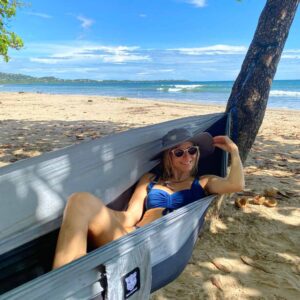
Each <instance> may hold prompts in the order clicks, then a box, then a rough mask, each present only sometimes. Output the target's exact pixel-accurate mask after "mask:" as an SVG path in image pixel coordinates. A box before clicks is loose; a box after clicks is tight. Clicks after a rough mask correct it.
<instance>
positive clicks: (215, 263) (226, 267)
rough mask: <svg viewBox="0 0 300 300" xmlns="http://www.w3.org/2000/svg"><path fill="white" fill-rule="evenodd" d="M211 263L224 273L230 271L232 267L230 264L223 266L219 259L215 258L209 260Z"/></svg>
mask: <svg viewBox="0 0 300 300" xmlns="http://www.w3.org/2000/svg"><path fill="white" fill-rule="evenodd" d="M211 262H212V263H213V265H214V266H215V267H216V268H217V269H219V270H220V271H223V272H225V273H231V271H232V268H231V267H230V266H225V265H224V264H223V263H221V262H220V261H219V260H217V259H213V260H212V261H211Z"/></svg>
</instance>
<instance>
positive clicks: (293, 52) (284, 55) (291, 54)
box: [281, 49, 300, 59]
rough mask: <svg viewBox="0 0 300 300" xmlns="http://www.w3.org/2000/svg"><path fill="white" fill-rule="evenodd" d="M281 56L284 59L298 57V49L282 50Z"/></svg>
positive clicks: (299, 53) (299, 51)
mask: <svg viewBox="0 0 300 300" xmlns="http://www.w3.org/2000/svg"><path fill="white" fill-rule="evenodd" d="M281 58H284V59H300V49H289V50H284V51H283V53H282V56H281Z"/></svg>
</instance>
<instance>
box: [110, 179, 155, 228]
mask: <svg viewBox="0 0 300 300" xmlns="http://www.w3.org/2000/svg"><path fill="white" fill-rule="evenodd" d="M152 179H153V174H151V173H147V174H145V175H143V177H142V178H141V179H140V181H139V182H138V184H137V186H136V188H135V190H134V192H133V194H132V196H131V198H130V200H129V204H128V208H127V210H126V211H114V213H115V215H116V216H117V218H118V219H119V220H120V222H121V223H122V225H123V226H125V227H130V226H134V225H135V224H136V223H137V222H138V221H139V220H140V219H141V217H142V215H143V211H144V201H145V198H146V196H147V186H148V184H149V183H150V181H151V180H152Z"/></svg>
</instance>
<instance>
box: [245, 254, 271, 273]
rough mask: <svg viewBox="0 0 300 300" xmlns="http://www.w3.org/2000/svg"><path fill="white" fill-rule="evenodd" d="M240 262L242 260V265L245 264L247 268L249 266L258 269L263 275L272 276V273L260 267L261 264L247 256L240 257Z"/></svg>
mask: <svg viewBox="0 0 300 300" xmlns="http://www.w3.org/2000/svg"><path fill="white" fill-rule="evenodd" d="M241 260H242V262H243V263H245V264H246V265H248V266H251V267H254V268H256V269H259V270H261V271H264V272H265V273H269V274H272V272H271V271H270V270H268V269H267V268H266V267H265V266H262V265H261V264H259V263H258V262H256V261H254V260H253V259H252V258H250V257H248V256H245V255H241Z"/></svg>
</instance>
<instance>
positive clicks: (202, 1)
mask: <svg viewBox="0 0 300 300" xmlns="http://www.w3.org/2000/svg"><path fill="white" fill-rule="evenodd" d="M186 2H187V3H190V4H192V5H194V6H196V7H204V6H206V0H186Z"/></svg>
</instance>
